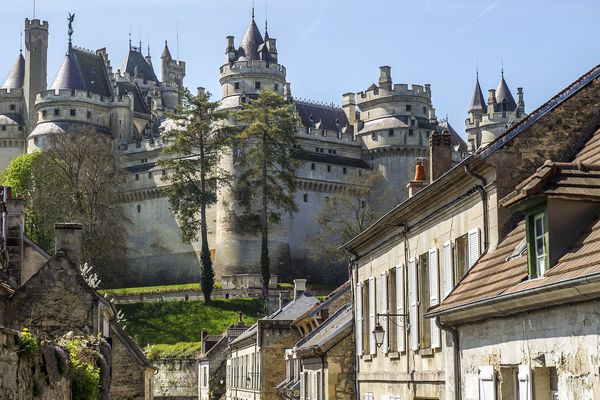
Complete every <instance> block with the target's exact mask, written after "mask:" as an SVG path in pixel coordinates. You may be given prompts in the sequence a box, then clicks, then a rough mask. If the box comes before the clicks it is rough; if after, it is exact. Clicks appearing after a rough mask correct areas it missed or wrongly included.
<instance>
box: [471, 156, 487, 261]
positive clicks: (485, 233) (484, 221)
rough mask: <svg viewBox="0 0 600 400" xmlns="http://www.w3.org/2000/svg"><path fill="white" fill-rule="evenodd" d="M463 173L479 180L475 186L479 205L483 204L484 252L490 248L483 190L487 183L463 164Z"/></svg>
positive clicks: (485, 193)
mask: <svg viewBox="0 0 600 400" xmlns="http://www.w3.org/2000/svg"><path fill="white" fill-rule="evenodd" d="M465 172H466V174H467V175H469V176H471V177H473V178H475V179H477V180H479V181H480V182H481V184H479V185H477V186H476V188H477V191H478V192H479V195H480V196H481V203H482V204H483V251H484V252H485V251H486V250H487V249H488V248H489V246H490V238H489V211H488V194H487V191H486V190H485V187H486V185H487V181H486V180H485V178H484V177H483V176H481V175H477V174H476V173H474V172H473V171H471V170H470V169H469V165H468V164H466V163H465Z"/></svg>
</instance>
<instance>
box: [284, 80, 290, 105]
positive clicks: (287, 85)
mask: <svg viewBox="0 0 600 400" xmlns="http://www.w3.org/2000/svg"><path fill="white" fill-rule="evenodd" d="M283 97H284V98H285V99H286V100H288V101H289V100H291V98H292V84H291V83H289V82H286V83H285V86H284V89H283Z"/></svg>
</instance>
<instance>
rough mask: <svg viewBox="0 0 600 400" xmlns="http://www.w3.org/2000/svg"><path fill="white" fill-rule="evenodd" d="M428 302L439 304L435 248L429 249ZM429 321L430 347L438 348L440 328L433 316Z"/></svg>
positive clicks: (436, 253)
mask: <svg viewBox="0 0 600 400" xmlns="http://www.w3.org/2000/svg"><path fill="white" fill-rule="evenodd" d="M429 304H430V305H431V306H437V305H438V304H440V284H439V268H438V250H437V249H436V248H433V249H431V250H429ZM429 323H430V324H431V348H433V349H438V348H440V346H441V340H440V329H439V328H438V327H437V325H436V323H435V319H434V318H431V319H430V320H429Z"/></svg>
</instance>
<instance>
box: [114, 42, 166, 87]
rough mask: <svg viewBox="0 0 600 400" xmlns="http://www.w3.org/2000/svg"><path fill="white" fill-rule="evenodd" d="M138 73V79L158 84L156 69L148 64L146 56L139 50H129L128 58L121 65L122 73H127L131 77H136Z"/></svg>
mask: <svg viewBox="0 0 600 400" xmlns="http://www.w3.org/2000/svg"><path fill="white" fill-rule="evenodd" d="M136 71H137V76H138V78H140V79H143V80H145V81H154V82H158V78H157V77H156V74H155V73H154V69H153V68H152V66H151V65H150V64H148V61H146V59H145V58H144V55H143V54H142V53H141V52H140V51H138V50H137V49H133V48H132V49H130V50H129V54H128V55H127V58H126V59H125V60H123V63H122V64H121V72H123V73H125V72H127V73H128V74H129V75H131V76H134V75H135V73H136Z"/></svg>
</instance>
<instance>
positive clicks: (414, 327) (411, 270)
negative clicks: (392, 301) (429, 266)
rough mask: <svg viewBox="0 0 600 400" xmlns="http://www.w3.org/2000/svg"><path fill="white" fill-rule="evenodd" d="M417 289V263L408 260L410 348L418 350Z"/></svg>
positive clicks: (412, 259)
mask: <svg viewBox="0 0 600 400" xmlns="http://www.w3.org/2000/svg"><path fill="white" fill-rule="evenodd" d="M418 293H419V288H418V287H417V261H416V260H415V259H414V258H411V259H410V260H408V297H409V299H408V301H409V304H408V314H409V324H410V330H409V333H410V347H411V349H413V350H419V296H418Z"/></svg>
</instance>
